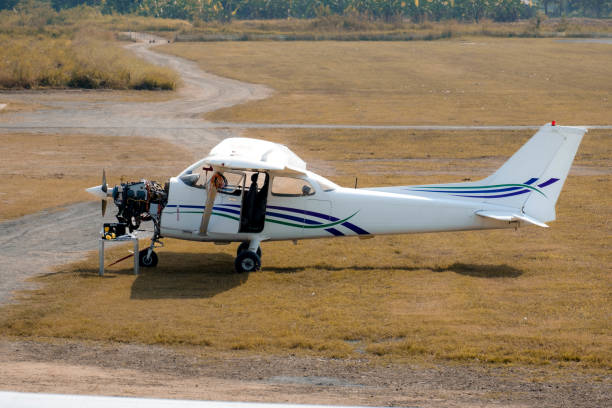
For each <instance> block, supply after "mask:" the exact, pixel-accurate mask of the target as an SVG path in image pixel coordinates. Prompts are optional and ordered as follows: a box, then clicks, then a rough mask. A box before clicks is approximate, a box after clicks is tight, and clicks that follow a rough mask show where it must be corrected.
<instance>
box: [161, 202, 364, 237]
mask: <svg viewBox="0 0 612 408" xmlns="http://www.w3.org/2000/svg"><path fill="white" fill-rule="evenodd" d="M166 207H178V205H176V204H169V205H167V206H166ZM180 207H181V208H197V209H202V210H204V208H205V206H203V205H180ZM224 207H233V208H240V205H239V204H219V205H216V206H214V207H213V209H214V210H217V211H223V212H227V213H232V214H237V215H240V211H237V210H233V209H231V208H224ZM267 208H275V209H279V210H285V211H292V212H296V213H299V214H305V215H312V216H313V217H317V218H321V219H324V220H326V221H338V220H340V218H336V217H332V216H329V215H325V214H321V213H317V212H313V211H307V210H300V209H297V208H289V207H279V206H274V205H269V206H268V207H267ZM266 215H269V216H271V217H277V218H284V219H287V220H292V221H297V222H303V223H304V224H308V225H321V224H322V223H321V222H318V221H314V220H309V219H308V218H301V217H295V216H292V215H288V214H281V213H278V212H273V211H266ZM340 225H343V226H345V227H346V228H348V229H350V230H352V231H354V232H356V233H357V234H362V235H364V234H369V232H367V231H365V230H363V229H361V228H359V227H358V226H356V225H354V224H351V223H350V222H344V223H342V224H340ZM325 231H327V232H329V233H330V234H332V235H335V236H338V237H341V236H344V235H345V234H344V233H342V232H340V231H338V230H337V229H336V228H326V229H325Z"/></svg>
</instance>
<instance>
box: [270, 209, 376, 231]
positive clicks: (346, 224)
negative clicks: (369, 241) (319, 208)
mask: <svg viewBox="0 0 612 408" xmlns="http://www.w3.org/2000/svg"><path fill="white" fill-rule="evenodd" d="M268 208H273V209H276V210H285V211H292V212H296V213H299V214H305V215H310V216H312V217H317V218H321V219H324V220H326V221H338V220H340V218H336V217H333V216H331V215H326V214H321V213H318V212H314V211H307V210H300V209H298V208H290V207H282V206H278V205H269V206H268ZM340 225H342V226H344V227H346V228H348V229H350V230H351V231H353V232H355V233H357V234H359V235H370V233H369V232H368V231H366V230H364V229H362V228H360V227H358V226H357V225H355V224H353V223H350V222H343V223H342V224H340Z"/></svg>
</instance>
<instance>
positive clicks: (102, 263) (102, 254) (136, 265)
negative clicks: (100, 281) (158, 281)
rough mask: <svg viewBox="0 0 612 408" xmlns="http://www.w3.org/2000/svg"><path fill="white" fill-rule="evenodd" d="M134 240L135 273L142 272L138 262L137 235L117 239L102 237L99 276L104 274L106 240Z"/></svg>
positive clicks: (99, 248)
mask: <svg viewBox="0 0 612 408" xmlns="http://www.w3.org/2000/svg"><path fill="white" fill-rule="evenodd" d="M126 241H132V242H133V243H134V275H138V273H139V272H140V263H139V262H138V255H139V254H138V237H136V235H124V236H122V237H118V238H115V239H104V238H100V240H99V244H98V245H99V246H98V254H99V256H100V271H99V272H98V275H99V276H104V244H105V243H106V242H126Z"/></svg>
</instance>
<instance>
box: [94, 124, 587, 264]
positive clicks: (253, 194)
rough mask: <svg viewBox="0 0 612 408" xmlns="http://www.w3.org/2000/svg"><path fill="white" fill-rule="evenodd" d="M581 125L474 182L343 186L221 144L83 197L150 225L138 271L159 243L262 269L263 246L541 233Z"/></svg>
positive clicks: (253, 146)
mask: <svg viewBox="0 0 612 408" xmlns="http://www.w3.org/2000/svg"><path fill="white" fill-rule="evenodd" d="M586 131H587V130H586V129H585V128H581V127H570V126H556V125H555V122H552V123H550V124H547V125H544V126H542V127H541V128H540V129H539V131H538V132H537V133H536V134H535V135H534V136H532V137H531V139H529V141H527V143H525V144H524V145H523V146H522V147H521V148H520V149H519V150H518V151H517V152H516V153H515V154H514V155H513V156H512V157H511V158H510V159H509V160H508V161H507V162H506V163H505V164H504V165H502V166H501V168H499V169H498V170H497V171H496V172H495V173H493V174H492V175H490V176H489V177H487V178H485V179H483V180H480V181H473V182H472V181H470V182H463V183H453V184H430V185H416V186H395V187H375V188H345V187H340V186H339V185H337V184H335V183H333V182H331V181H329V180H327V179H325V178H324V177H321V176H319V175H317V174H315V173H313V172H311V171H308V170H307V169H306V163H305V162H304V161H302V160H301V159H300V158H299V157H298V156H297V155H296V154H295V153H293V152H292V151H291V150H289V149H288V148H287V147H286V146H283V145H281V144H277V143H272V142H268V141H263V140H255V139H248V138H229V139H225V140H224V141H222V142H221V143H219V144H218V145H217V146H216V147H214V148H213V149H212V150H211V151H210V153H209V155H208V156H206V157H205V158H203V159H201V160H199V161H197V162H196V163H194V164H192V165H191V166H189V167H187V168H186V169H185V170H184V171H183V172H182V173H180V174H179V175H178V176H177V177H172V178H171V179H170V180H169V182H167V183H166V184H165V185H164V186H162V185H161V184H159V183H157V182H155V181H148V180H144V179H143V180H141V181H138V182H129V183H122V184H120V185H117V186H115V187H114V188H112V189H109V188H108V186H107V184H106V175H105V173H104V172H103V176H102V185H100V186H96V187H91V188H88V189H87V191H88V192H90V193H92V194H94V195H96V196H98V197H100V198H102V213H103V214H104V210H105V208H106V201H105V200H106V199H107V198H112V199H113V201H114V204H115V205H116V206H117V209H118V213H117V215H116V217H117V219H118V221H119V223H122V224H125V226H126V227H127V228H129V230H130V232H131V231H133V230H134V229H137V228H138V227H139V225H140V222H141V221H149V220H150V221H152V222H153V225H154V232H153V237H152V239H151V245H150V247H149V248H147V249H144V250H142V251H140V254H139V261H140V264H141V265H142V266H145V267H153V266H156V265H157V262H158V257H157V255H156V253H155V252H154V249H155V248H156V247H158V246H161V245H162V244H161V242H160V239H161V238H162V237H170V238H177V239H185V240H191V241H203V242H210V241H212V242H215V243H217V244H229V243H230V242H240V243H241V244H240V245H239V247H238V251H237V257H236V260H235V264H234V266H235V270H236V272H238V273H242V272H251V271H255V270H258V269H259V268H260V267H261V248H260V243H261V242H263V241H281V240H293V241H294V242H295V241H297V240H301V239H313V238H328V237H345V236H359V237H362V238H369V237H373V236H375V235H386V234H409V233H421V232H440V231H461V230H481V229H496V228H517V227H519V226H523V225H536V226H539V227H547V225H546V224H545V223H546V222H549V221H553V220H555V203H556V202H557V198H558V197H559V193H560V192H561V188H562V187H563V183H564V182H565V179H566V178H567V175H568V173H569V170H570V167H571V165H572V161H573V160H574V156H575V155H576V151H577V150H578V146H579V145H580V142H581V140H582V137H583V135H584V134H585V133H586Z"/></svg>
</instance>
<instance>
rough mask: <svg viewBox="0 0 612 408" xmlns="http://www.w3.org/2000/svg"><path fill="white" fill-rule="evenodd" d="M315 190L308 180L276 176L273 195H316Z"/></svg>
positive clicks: (273, 183)
mask: <svg viewBox="0 0 612 408" xmlns="http://www.w3.org/2000/svg"><path fill="white" fill-rule="evenodd" d="M314 193H315V190H314V188H312V185H311V184H310V183H309V182H307V181H306V180H302V179H299V178H293V177H274V179H273V180H272V195H274V196H280V197H304V196H311V195H314Z"/></svg>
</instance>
